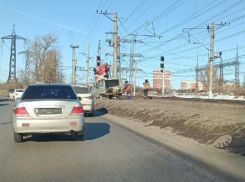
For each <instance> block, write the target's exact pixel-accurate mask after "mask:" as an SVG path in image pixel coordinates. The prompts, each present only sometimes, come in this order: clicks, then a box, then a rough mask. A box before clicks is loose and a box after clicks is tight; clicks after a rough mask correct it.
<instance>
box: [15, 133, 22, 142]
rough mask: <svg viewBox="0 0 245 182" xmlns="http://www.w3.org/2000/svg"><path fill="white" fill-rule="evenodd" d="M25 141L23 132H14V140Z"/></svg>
mask: <svg viewBox="0 0 245 182" xmlns="http://www.w3.org/2000/svg"><path fill="white" fill-rule="evenodd" d="M22 141H23V135H22V134H21V133H15V132H14V142H15V143H21V142H22Z"/></svg>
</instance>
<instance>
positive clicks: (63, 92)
mask: <svg viewBox="0 0 245 182" xmlns="http://www.w3.org/2000/svg"><path fill="white" fill-rule="evenodd" d="M13 126H14V141H15V142H16V143H20V142H22V141H23V136H24V135H32V134H35V133H64V134H70V135H72V137H73V139H75V140H82V139H83V132H84V111H83V107H82V104H81V103H80V101H79V99H78V98H77V95H76V93H75V92H74V90H73V89H72V87H71V86H70V85H66V84H33V85H29V86H28V87H27V88H26V90H25V92H24V93H23V96H22V97H21V99H20V100H19V102H18V103H17V104H16V106H15V108H14V113H13Z"/></svg>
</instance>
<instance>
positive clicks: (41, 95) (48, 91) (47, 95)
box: [22, 85, 77, 100]
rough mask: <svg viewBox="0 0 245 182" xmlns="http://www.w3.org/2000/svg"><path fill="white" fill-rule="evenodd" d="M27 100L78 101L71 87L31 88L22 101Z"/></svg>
mask: <svg viewBox="0 0 245 182" xmlns="http://www.w3.org/2000/svg"><path fill="white" fill-rule="evenodd" d="M27 99H40V100H42V99H54V100H57V99H70V100H72V99H77V96H76V94H75V93H74V91H73V89H72V88H71V86H66V85H65V86H64V85H38V86H29V87H27V89H26V91H25V92H24V94H23V96H22V100H27Z"/></svg>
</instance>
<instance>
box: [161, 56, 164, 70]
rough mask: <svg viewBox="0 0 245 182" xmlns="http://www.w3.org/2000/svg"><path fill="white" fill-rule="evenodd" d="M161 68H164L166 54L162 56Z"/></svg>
mask: <svg viewBox="0 0 245 182" xmlns="http://www.w3.org/2000/svg"><path fill="white" fill-rule="evenodd" d="M160 68H161V69H164V56H161V63H160Z"/></svg>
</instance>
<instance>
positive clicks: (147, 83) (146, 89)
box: [143, 79, 150, 97]
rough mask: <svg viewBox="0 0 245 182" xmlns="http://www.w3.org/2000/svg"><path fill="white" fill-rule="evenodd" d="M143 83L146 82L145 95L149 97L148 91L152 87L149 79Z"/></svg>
mask: <svg viewBox="0 0 245 182" xmlns="http://www.w3.org/2000/svg"><path fill="white" fill-rule="evenodd" d="M143 84H144V96H145V97H148V91H149V87H150V85H149V82H148V80H147V79H146V80H145V83H143Z"/></svg>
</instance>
